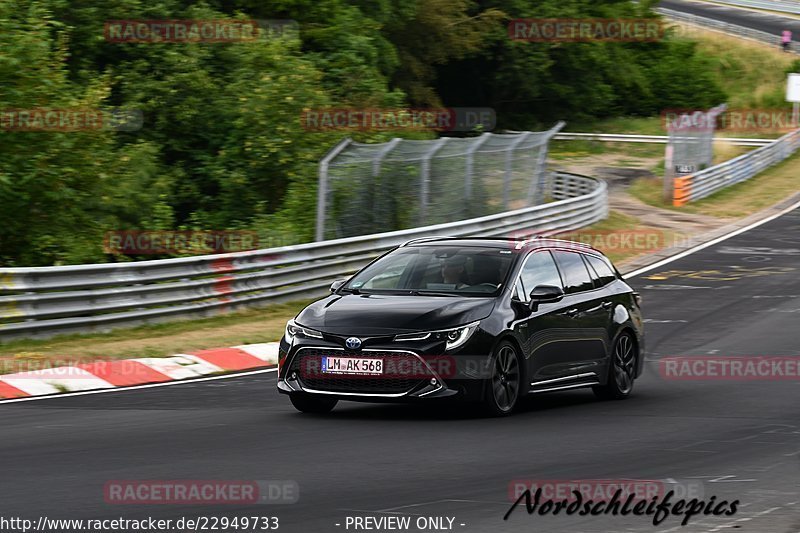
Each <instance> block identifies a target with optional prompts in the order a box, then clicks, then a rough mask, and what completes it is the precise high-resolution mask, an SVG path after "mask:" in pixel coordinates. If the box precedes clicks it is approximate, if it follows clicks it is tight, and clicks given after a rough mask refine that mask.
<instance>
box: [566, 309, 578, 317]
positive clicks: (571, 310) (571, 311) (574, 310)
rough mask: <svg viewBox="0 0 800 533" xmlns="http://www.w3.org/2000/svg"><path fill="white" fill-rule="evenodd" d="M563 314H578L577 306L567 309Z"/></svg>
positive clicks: (572, 315)
mask: <svg viewBox="0 0 800 533" xmlns="http://www.w3.org/2000/svg"><path fill="white" fill-rule="evenodd" d="M564 314H565V315H567V316H568V317H570V318H572V317H574V316H575V315H577V314H578V309H577V308H573V309H568V310H567V311H565V312H564Z"/></svg>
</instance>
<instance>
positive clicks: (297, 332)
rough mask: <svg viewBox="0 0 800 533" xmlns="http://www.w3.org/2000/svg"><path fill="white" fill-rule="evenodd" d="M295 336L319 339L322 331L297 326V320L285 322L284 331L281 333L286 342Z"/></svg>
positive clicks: (290, 341) (289, 341)
mask: <svg viewBox="0 0 800 533" xmlns="http://www.w3.org/2000/svg"><path fill="white" fill-rule="evenodd" d="M296 336H300V337H310V338H313V339H321V338H322V333H320V332H319V331H315V330H313V329H308V328H304V327H303V326H298V325H297V322H295V321H294V320H290V321H289V322H287V323H286V331H285V332H284V333H283V338H284V339H286V342H288V343H289V344H291V343H292V341H293V340H294V338H295V337H296Z"/></svg>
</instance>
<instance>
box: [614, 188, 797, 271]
mask: <svg viewBox="0 0 800 533" xmlns="http://www.w3.org/2000/svg"><path fill="white" fill-rule="evenodd" d="M798 207H800V202H797V203H795V204H792V205H790V206H789V207H787V208H786V209H784V210H782V211H779V212H778V213H775V214H774V215H771V216H769V217H767V218H765V219H763V220H759V221H758V222H753V223H752V224H750V225H748V226H745V227H743V228H739V229H737V230H734V231H732V232H730V233H728V234H727V235H723V236H721V237H717V238H716V239H714V240H711V241H708V242H706V243H703V244H698V245H697V246H695V247H694V248H689V249H688V250H686V251H683V252H681V253H679V254H675V255H673V256H672V257H667V258H666V259H662V260H661V261H658V262H657V263H653V264H652V265H648V266H646V267H642V268H640V269H638V270H634V271H633V272H630V273H628V274H624V275H623V277H624V278H625V279H629V278H635V277H636V276H640V275H641V274H644V273H645V272H650V271H651V270H654V269H656V268H658V267H661V266H664V265H666V264H668V263H672V262H673V261H677V260H678V259H682V258H684V257H686V256H687V255H692V254H693V253H696V252H699V251H700V250H705V249H706V248H709V247H711V246H714V245H715V244H719V243H721V242H722V241H726V240H728V239H730V238H731V237H736V236H737V235H741V234H742V233H745V232H748V231H750V230H751V229H754V228H757V227H759V226H761V225H763V224H766V223H767V222H772V221H773V220H775V219H776V218H780V217H782V216H783V215H785V214H786V213H790V212H792V211H794V210H795V209H797V208H798Z"/></svg>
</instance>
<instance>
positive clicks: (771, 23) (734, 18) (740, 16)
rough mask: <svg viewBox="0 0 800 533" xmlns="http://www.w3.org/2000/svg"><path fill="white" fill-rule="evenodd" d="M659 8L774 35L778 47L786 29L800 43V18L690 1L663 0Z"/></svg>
mask: <svg viewBox="0 0 800 533" xmlns="http://www.w3.org/2000/svg"><path fill="white" fill-rule="evenodd" d="M658 7H663V8H667V9H672V10H675V11H682V12H684V13H691V14H692V15H698V16H701V17H707V18H711V19H715V20H719V21H722V22H727V23H728V24H736V25H739V26H744V27H745V28H753V29H755V30H759V31H764V32H767V33H772V34H774V35H775V45H776V46H778V44H779V42H780V35H781V32H782V31H783V30H786V29H789V30H792V34H793V36H794V40H795V41H800V19H798V18H792V17H789V16H786V17H784V16H781V15H774V14H772V13H766V12H758V11H752V10H749V9H738V8H735V7H726V6H721V5H714V4H709V3H705V2H693V1H689V0H661V2H659V4H658Z"/></svg>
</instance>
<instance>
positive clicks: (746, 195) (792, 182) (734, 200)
mask: <svg viewBox="0 0 800 533" xmlns="http://www.w3.org/2000/svg"><path fill="white" fill-rule="evenodd" d="M799 170H800V154H795V155H794V156H792V157H790V158H789V159H787V160H786V161H784V162H783V163H780V164H779V165H776V166H774V167H772V168H770V169H768V170H766V171H765V172H762V173H761V174H759V175H758V176H756V177H754V178H751V179H749V180H748V181H744V182H742V183H738V184H736V185H733V186H732V187H728V188H727V189H723V190H721V191H719V192H717V193H716V194H712V195H711V196H709V197H707V198H703V199H702V200H698V201H696V202H692V203H689V204H686V205H684V206H682V207H673V206H672V204H671V203H670V204H668V203H665V202H664V200H663V197H662V182H661V180H660V179H641V180H637V181H635V182H634V183H633V184H632V185H631V187H630V188H629V189H628V192H629V193H630V194H632V195H633V196H635V197H636V198H638V199H639V200H641V201H643V202H644V203H646V204H649V205H652V206H655V207H661V208H665V209H672V210H675V211H681V212H684V213H700V214H704V215H711V216H715V217H720V218H733V217H744V216H747V215H751V214H753V213H755V212H757V211H760V210H762V209H765V208H767V207H769V206H771V205H773V204H776V203H777V202H780V201H781V200H783V199H785V198H788V197H789V196H791V195H792V194H794V193H796V192H798V191H800V180H799V179H798V171H799Z"/></svg>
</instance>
